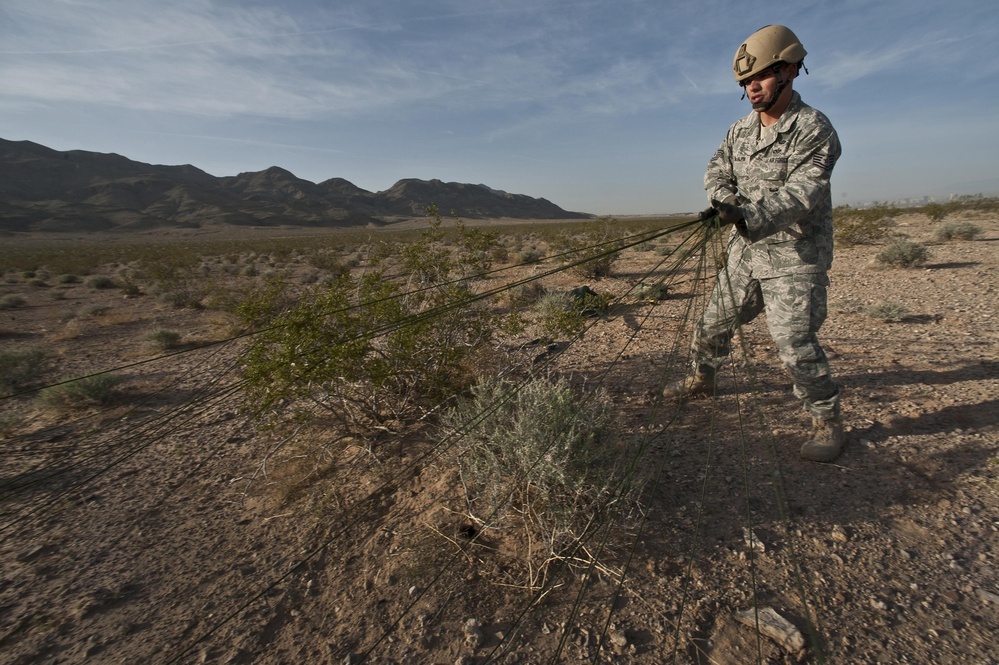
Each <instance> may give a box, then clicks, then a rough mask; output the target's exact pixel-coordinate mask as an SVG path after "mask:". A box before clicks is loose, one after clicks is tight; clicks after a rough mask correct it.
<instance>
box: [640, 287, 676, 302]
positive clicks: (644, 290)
mask: <svg viewBox="0 0 999 665" xmlns="http://www.w3.org/2000/svg"><path fill="white" fill-rule="evenodd" d="M635 297H636V298H638V299H639V300H649V301H653V302H659V301H660V300H666V299H667V298H669V287H668V286H666V285H665V284H663V283H659V284H639V285H638V288H637V289H636V290H635Z"/></svg>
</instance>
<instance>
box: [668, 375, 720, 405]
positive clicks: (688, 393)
mask: <svg viewBox="0 0 999 665" xmlns="http://www.w3.org/2000/svg"><path fill="white" fill-rule="evenodd" d="M714 391H715V370H714V368H712V367H698V368H697V369H696V370H694V373H693V374H691V375H689V376H685V377H683V378H682V379H680V380H678V381H673V382H672V383H668V384H666V387H665V388H663V397H665V398H666V399H684V398H687V397H695V396H697V395H710V394H712V393H714Z"/></svg>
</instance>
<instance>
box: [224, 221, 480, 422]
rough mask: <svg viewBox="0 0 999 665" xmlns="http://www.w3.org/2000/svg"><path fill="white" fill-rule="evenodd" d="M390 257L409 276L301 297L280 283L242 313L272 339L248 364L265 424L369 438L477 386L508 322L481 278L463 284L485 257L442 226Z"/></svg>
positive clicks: (328, 287)
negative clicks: (487, 354) (480, 285)
mask: <svg viewBox="0 0 999 665" xmlns="http://www.w3.org/2000/svg"><path fill="white" fill-rule="evenodd" d="M460 233H461V231H460V230H459V234H460ZM473 236H475V234H473ZM460 237H467V236H460ZM459 243H460V241H459ZM383 259H384V260H385V261H388V260H391V259H401V260H402V262H403V264H404V266H405V268H406V269H407V270H406V272H404V273H403V276H401V277H399V278H395V279H393V278H391V277H389V276H387V275H386V273H385V272H384V271H383V270H381V269H376V268H372V269H371V270H368V271H366V272H365V273H364V274H362V275H357V276H354V275H351V274H349V273H345V274H342V275H340V276H339V277H337V278H335V279H331V280H330V281H327V282H324V283H322V284H319V285H315V286H312V287H306V288H304V289H303V290H302V292H301V293H300V294H297V295H296V296H292V295H291V294H289V291H288V285H287V284H284V283H282V282H280V281H278V280H275V281H272V282H270V283H269V286H268V287H267V288H265V289H261V290H259V291H256V292H254V293H253V294H252V295H251V297H250V298H248V299H247V300H246V301H245V302H244V303H243V304H242V305H241V306H240V307H239V310H238V311H239V314H240V315H241V317H242V318H243V320H244V321H245V322H246V323H247V324H248V325H249V326H250V327H252V328H257V329H262V330H261V332H260V333H259V334H258V335H256V336H255V337H254V343H253V345H252V346H251V347H250V349H249V350H248V352H247V354H246V362H245V366H244V376H245V378H246V382H247V392H248V395H249V397H250V402H251V403H253V404H254V405H256V407H258V409H259V413H260V414H261V415H264V414H267V413H270V414H271V415H276V414H281V413H287V412H289V411H290V412H291V413H292V414H293V415H295V416H298V417H300V418H306V419H310V418H322V419H324V420H325V421H326V422H331V423H332V424H333V425H334V426H335V427H337V428H338V429H339V431H340V432H341V434H343V435H351V436H357V437H361V438H364V437H366V436H369V435H371V434H372V433H374V432H375V431H376V430H379V429H383V428H384V425H383V423H386V422H390V421H392V422H397V423H398V422H404V421H406V420H407V419H412V418H414V417H415V416H418V415H419V414H421V413H423V412H424V410H429V409H433V408H435V407H436V406H437V405H439V404H440V403H441V402H442V401H444V400H447V399H449V398H451V397H452V396H453V395H454V394H456V393H457V392H459V391H461V390H463V389H465V388H466V387H467V386H468V385H470V384H471V383H472V382H473V381H474V379H475V375H476V372H477V370H476V368H475V365H476V363H475V362H474V360H473V359H474V358H475V356H476V354H477V353H478V352H479V350H480V349H482V348H483V347H484V345H485V344H486V343H487V342H488V341H489V340H490V338H491V335H492V334H493V331H494V330H496V329H497V324H496V317H495V316H494V315H492V314H491V313H490V312H489V311H488V310H487V309H486V308H484V307H482V306H480V305H479V304H477V303H476V302H475V301H474V299H473V296H474V293H473V292H472V291H471V290H470V286H469V280H467V279H466V280H457V279H456V277H461V276H463V275H468V274H469V273H470V272H471V273H472V274H475V271H476V270H479V269H481V266H482V264H481V263H480V262H479V261H480V259H481V257H479V256H477V253H476V252H470V251H469V250H468V248H467V246H466V245H463V244H459V245H458V246H457V247H454V246H452V245H451V244H450V243H447V242H445V236H444V234H443V231H442V229H441V227H440V224H439V223H438V224H432V225H431V227H430V228H429V229H427V230H426V231H425V232H424V233H422V234H421V237H420V239H419V240H418V241H417V242H414V243H411V244H410V245H408V246H406V247H404V248H403V249H402V250H401V256H398V255H393V254H392V253H391V252H388V253H386V255H385V256H384V257H383ZM413 282H416V283H415V284H414V283H413Z"/></svg>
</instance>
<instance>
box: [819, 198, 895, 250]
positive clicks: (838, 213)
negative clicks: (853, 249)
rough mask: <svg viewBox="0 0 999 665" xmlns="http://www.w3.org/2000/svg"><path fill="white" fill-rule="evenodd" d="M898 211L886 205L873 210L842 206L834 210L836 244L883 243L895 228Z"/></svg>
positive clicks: (877, 206) (875, 207)
mask: <svg viewBox="0 0 999 665" xmlns="http://www.w3.org/2000/svg"><path fill="white" fill-rule="evenodd" d="M897 213H898V210H896V209H895V208H891V207H889V206H886V205H883V204H882V205H876V206H874V207H872V208H851V207H850V206H840V207H837V208H836V209H835V210H833V220H834V221H833V230H834V234H835V238H836V242H837V243H840V244H842V245H847V246H850V245H873V244H876V243H879V242H883V241H884V240H886V239H887V238H888V237H889V236H890V235H891V230H892V229H893V228H894V227H895V215H896V214H897Z"/></svg>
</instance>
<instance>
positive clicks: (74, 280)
mask: <svg viewBox="0 0 999 665" xmlns="http://www.w3.org/2000/svg"><path fill="white" fill-rule="evenodd" d="M56 281H57V282H59V283H60V284H79V283H80V278H79V277H77V276H76V275H73V274H71V273H66V274H64V275H59V277H58V278H56Z"/></svg>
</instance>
